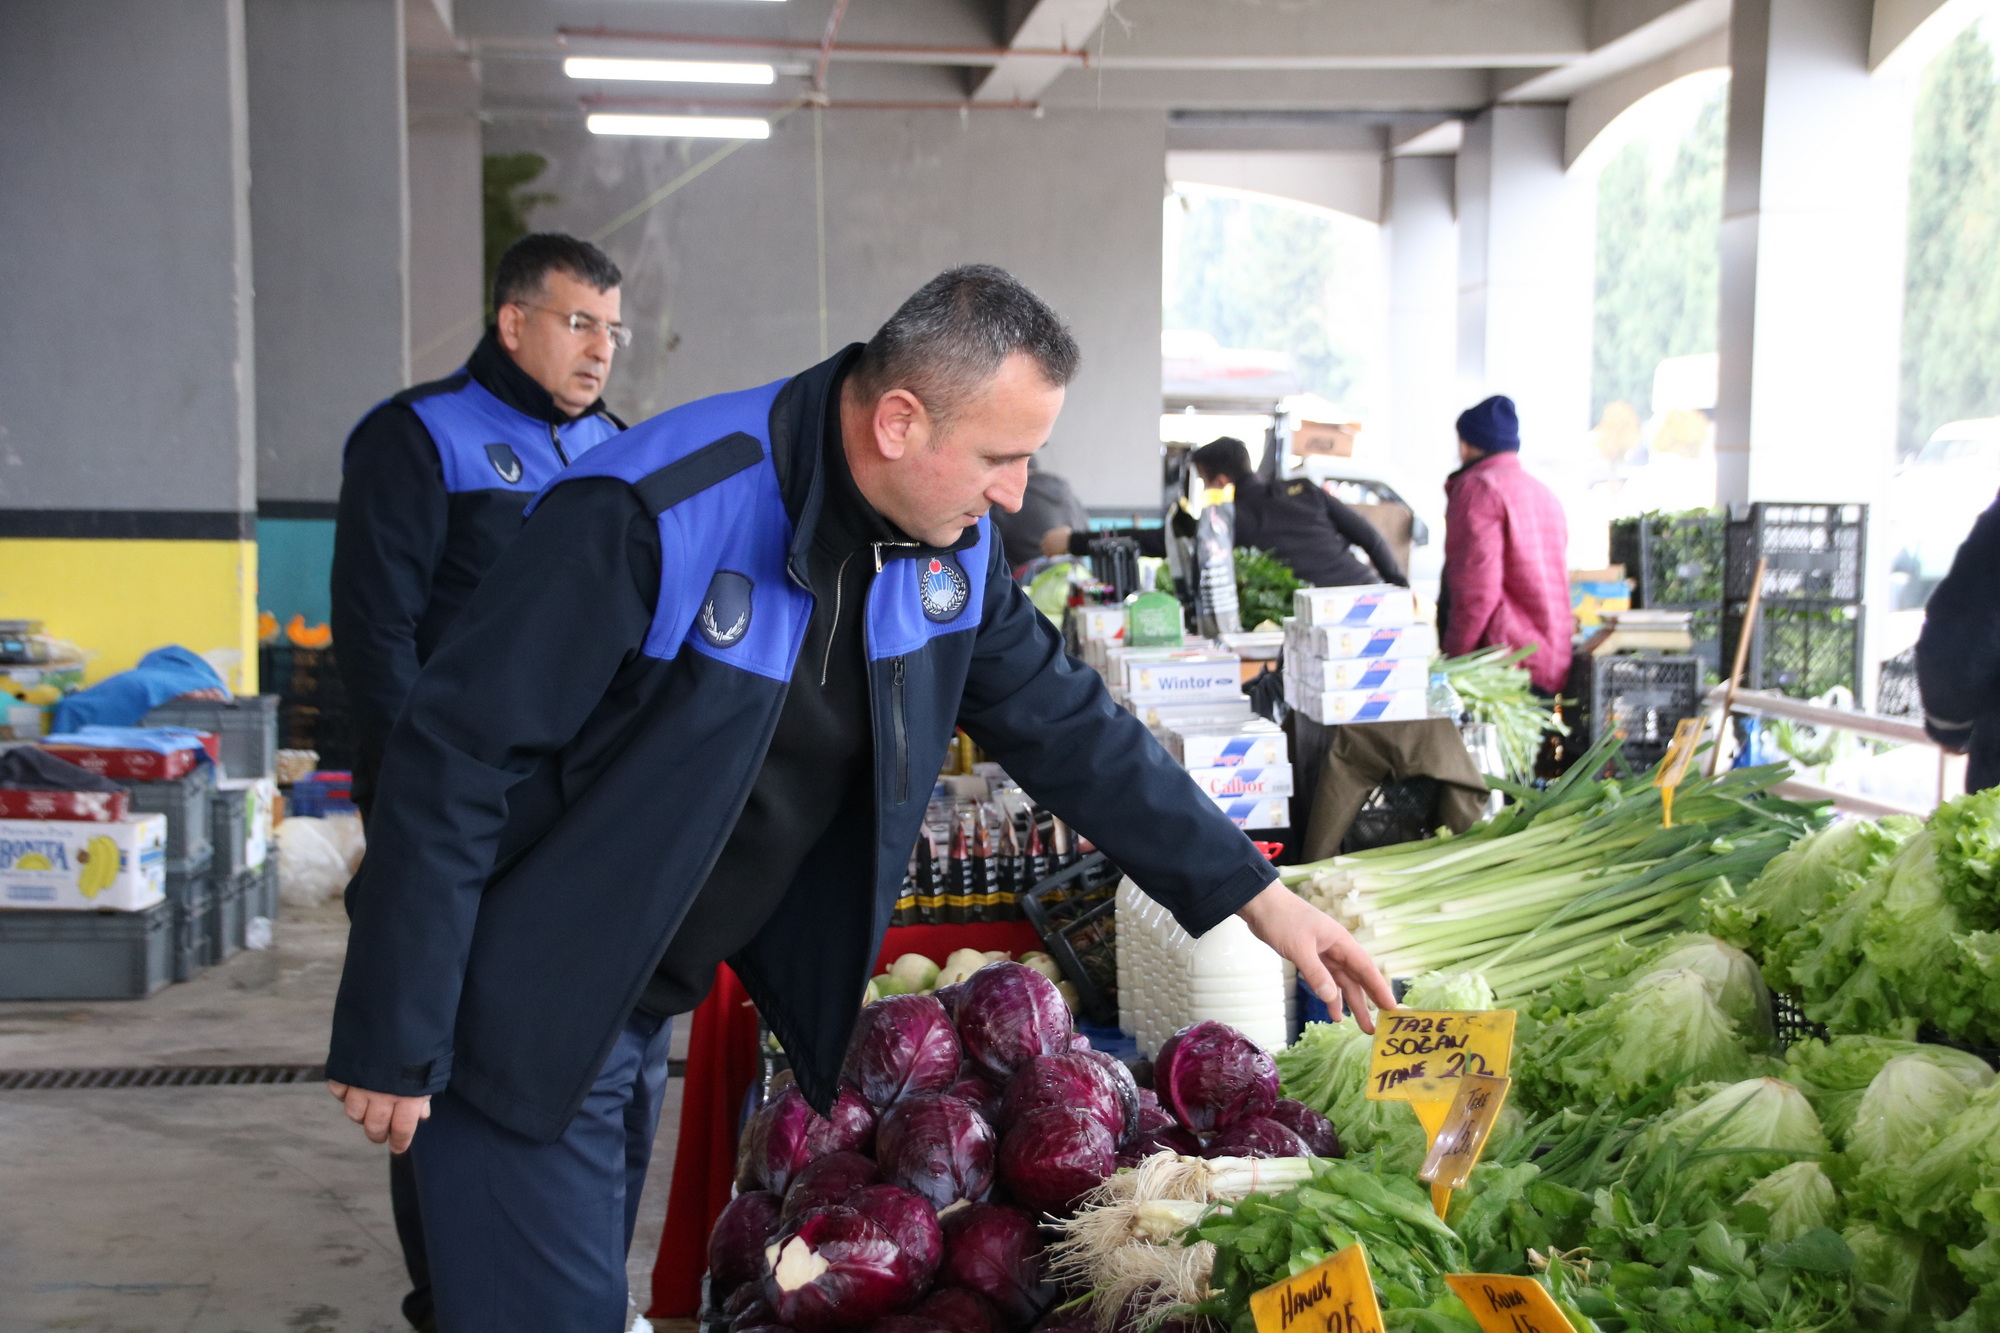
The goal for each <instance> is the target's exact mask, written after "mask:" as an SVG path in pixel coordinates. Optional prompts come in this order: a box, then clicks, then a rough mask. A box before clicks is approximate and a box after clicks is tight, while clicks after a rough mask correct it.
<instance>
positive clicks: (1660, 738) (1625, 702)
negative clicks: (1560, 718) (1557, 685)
mask: <svg viewBox="0 0 2000 1333" xmlns="http://www.w3.org/2000/svg"><path fill="white" fill-rule="evenodd" d="M1702 670H1703V663H1702V660H1701V659H1700V658H1698V657H1684V656H1673V657H1665V656H1659V655H1654V654H1642V653H1632V654H1626V653H1613V654H1609V655H1607V656H1604V657H1582V656H1579V657H1578V658H1577V659H1576V663H1575V665H1574V666H1572V667H1571V669H1570V691H1571V693H1572V694H1573V695H1574V696H1575V705H1574V707H1573V708H1568V709H1566V710H1565V712H1566V713H1567V715H1568V718H1569V722H1570V726H1571V729H1572V732H1573V733H1574V732H1575V731H1576V730H1577V729H1578V728H1579V727H1580V728H1581V729H1582V734H1581V735H1580V736H1574V735H1573V743H1574V746H1575V748H1576V750H1578V751H1579V752H1580V751H1583V750H1586V749H1588V748H1589V747H1590V746H1592V745H1595V744H1596V743H1597V742H1598V741H1599V740H1600V739H1602V738H1603V737H1604V736H1605V735H1606V734H1607V733H1610V732H1614V731H1615V732H1617V733H1619V734H1620V735H1622V736H1623V737H1624V738H1625V740H1624V743H1623V744H1622V745H1621V746H1620V747H1619V750H1620V752H1621V753H1622V754H1623V755H1624V756H1625V762H1626V763H1627V764H1629V765H1631V768H1632V771H1633V772H1634V773H1644V772H1647V771H1649V770H1651V769H1652V768H1653V767H1654V766H1655V765H1657V764H1658V763H1659V762H1660V760H1661V759H1663V758H1665V757H1666V753H1667V746H1668V745H1669V744H1670V743H1671V742H1672V741H1673V739H1674V728H1675V726H1676V725H1678V724H1679V723H1680V721H1681V719H1682V718H1688V717H1696V716H1699V715H1700V712H1701V697H1702Z"/></svg>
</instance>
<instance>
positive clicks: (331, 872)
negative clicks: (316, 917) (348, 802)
mask: <svg viewBox="0 0 2000 1333" xmlns="http://www.w3.org/2000/svg"><path fill="white" fill-rule="evenodd" d="M343 821H345V822H349V823H352V824H353V825H354V829H353V830H352V832H351V833H350V832H349V830H347V829H345V828H342V827H340V825H341V824H342V822H343ZM360 825H361V821H360V819H359V818H357V817H356V816H354V815H344V816H336V817H334V818H332V819H313V818H308V817H306V816H303V815H293V816H292V817H291V818H289V819H286V820H283V821H281V822H280V823H279V825H278V898H279V901H281V902H283V903H284V904H285V905H286V906H287V907H318V906H319V905H320V904H321V903H323V902H325V901H326V900H327V899H329V898H331V897H333V896H334V895H335V894H337V893H339V892H340V891H341V890H342V889H344V888H346V887H347V881H348V880H349V879H350V878H351V877H352V876H353V874H354V867H355V866H356V865H357V864H359V862H360V859H361V858H360V855H359V852H358V851H356V852H355V854H354V855H353V857H352V859H350V858H349V844H350V842H357V841H359V839H360Z"/></svg>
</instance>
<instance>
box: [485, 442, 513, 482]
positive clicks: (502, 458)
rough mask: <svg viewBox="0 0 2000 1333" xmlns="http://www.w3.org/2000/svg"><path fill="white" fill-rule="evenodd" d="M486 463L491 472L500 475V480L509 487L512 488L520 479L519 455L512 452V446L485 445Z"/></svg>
mask: <svg viewBox="0 0 2000 1333" xmlns="http://www.w3.org/2000/svg"><path fill="white" fill-rule="evenodd" d="M486 461H487V462H489V463H491V464H492V465H493V470H494V471H495V472H498V473H499V474H500V480H502V481H504V482H506V483H507V484H508V485H509V486H512V485H513V484H514V483H515V482H517V481H519V480H520V479H521V458H520V455H518V454H516V453H515V452H514V449H513V446H511V445H506V444H489V445H487V446H486Z"/></svg>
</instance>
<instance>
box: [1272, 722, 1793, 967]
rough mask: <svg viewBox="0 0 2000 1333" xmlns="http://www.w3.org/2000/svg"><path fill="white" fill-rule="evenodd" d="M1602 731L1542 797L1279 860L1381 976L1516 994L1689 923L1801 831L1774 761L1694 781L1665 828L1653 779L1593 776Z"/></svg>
mask: <svg viewBox="0 0 2000 1333" xmlns="http://www.w3.org/2000/svg"><path fill="white" fill-rule="evenodd" d="M1617 744H1618V741H1617V738H1616V737H1615V736H1609V737H1606V738H1605V739H1604V741H1602V742H1600V743H1599V744H1598V745H1597V746H1596V747H1594V748H1593V749H1592V751H1591V752H1590V753H1589V754H1587V755H1585V756H1584V757H1583V758H1582V759H1581V760H1580V761H1579V762H1578V763H1577V764H1576V766H1575V767H1574V768H1572V769H1571V770H1570V772H1569V774H1567V775H1566V776H1565V777H1564V778H1563V779H1562V780H1561V781H1559V782H1557V783H1555V784H1552V785H1551V786H1550V787H1548V788H1547V789H1546V790H1543V791H1530V790H1527V789H1525V788H1519V787H1512V786H1509V787H1508V789H1509V790H1510V791H1512V792H1513V794H1514V795H1515V796H1516V798H1517V799H1516V803H1515V804H1513V805H1511V806H1508V807H1507V808H1506V809H1505V810H1503V811H1501V812H1500V813H1499V814H1498V815H1496V816H1494V817H1493V818H1492V819H1490V820H1486V821H1483V822H1482V823H1481V824H1478V825H1475V826H1474V827H1473V828H1472V829H1470V830H1468V831H1467V832H1465V833H1463V834H1460V835H1458V836H1456V837H1453V836H1443V837H1438V838H1434V839H1429V840H1426V841H1423V842H1416V843H1405V844H1401V845H1399V846H1395V847H1386V848H1378V849H1374V850H1372V851H1368V852H1362V853H1358V854H1353V855H1348V856H1336V857H1333V858H1331V859H1330V860H1326V861H1318V862H1313V863H1311V864H1309V865H1302V866H1291V867H1287V868H1286V869H1285V871H1284V872H1283V877H1284V880H1285V882H1286V883H1287V884H1289V885H1291V886H1293V887H1295V888H1297V889H1298V890H1299V892H1300V893H1302V894H1303V895H1304V896H1305V897H1306V898H1307V899H1308V900H1310V901H1312V902H1313V903H1315V904H1316V905H1318V906H1319V907H1321V908H1322V909H1323V910H1325V911H1326V912H1327V913H1328V914H1330V915H1331V916H1333V917H1334V918H1335V919H1336V920H1338V921H1339V922H1341V924H1343V925H1345V926H1346V927H1347V928H1348V929H1349V930H1351V931H1353V932H1354V936H1355V938H1356V940H1358V941H1359V942H1360V943H1361V944H1362V945H1363V946H1364V947H1366V948H1367V949H1368V950H1369V951H1370V952H1371V953H1373V954H1374V955H1375V958H1376V961H1377V963H1378V964H1379V965H1380V966H1381V967H1382V968H1383V969H1384V970H1385V971H1386V972H1388V973H1389V974H1390V975H1392V976H1415V975H1417V974H1419V973H1422V972H1430V971H1474V972H1479V973H1481V974H1483V975H1484V976H1485V977H1486V980H1487V983H1488V984H1489V985H1491V986H1492V987H1493V990H1494V992H1495V993H1496V994H1497V995H1499V996H1501V997H1502V998H1505V997H1509V996H1521V995H1525V994H1528V993H1529V992H1531V991H1533V990H1534V989H1536V988H1537V987H1539V986H1544V985H1546V984H1548V983H1549V982H1551V981H1553V980H1555V979H1556V978H1557V977H1559V976H1561V975H1562V974H1563V973H1564V972H1565V971H1566V970H1568V969H1569V968H1570V967H1572V966H1574V965H1575V964H1576V963H1577V962H1579V961H1581V960H1583V959H1585V958H1587V957H1589V956H1590V955H1591V954H1592V953H1593V952H1595V951H1597V950H1600V949H1602V948H1604V947H1605V946H1606V945H1608V944H1609V943H1611V942H1612V941H1614V940H1619V939H1622V940H1625V941H1626V942H1628V943H1635V944H1639V943H1646V942H1649V941H1651V940H1653V939H1656V938H1659V937H1663V936H1665V935H1667V934H1669V933H1671V932H1673V931H1675V930H1682V929H1686V928H1687V926H1688V923H1689V922H1690V921H1691V920H1692V919H1693V916H1694V914H1695V913H1696V911H1697V906H1698V904H1699V902H1700V900H1701V899H1702V898H1703V897H1704V896H1705V895H1706V894H1708V893H1709V892H1710V891H1711V890H1712V889H1714V888H1715V886H1716V883H1717V881H1718V880H1726V881H1729V882H1731V883H1735V884H1746V883H1748V882H1749V881H1750V880H1752V879H1754V878H1756V876H1757V875H1758V874H1760V873H1761V872H1762V871H1763V869H1764V866H1765V864H1766V863H1768V862H1769V861H1770V860H1771V858H1773V857H1775V856H1776V855H1777V854H1778V853H1779V852H1781V851H1783V850H1784V849H1785V848H1786V847H1788V846H1790V845H1791V843H1792V841H1793V840H1794V839H1796V838H1798V837H1800V836H1802V835H1803V834H1805V833H1806V832H1808V831H1810V830H1811V829H1812V828H1814V827H1815V826H1816V824H1817V822H1818V821H1819V819H1820V818H1821V810H1820V808H1818V807H1812V806H1805V805H1800V804H1798V803H1796V802H1792V801H1787V800H1783V799H1781V798H1778V797H1775V796H1773V795H1771V794H1770V792H1771V788H1772V787H1773V786H1775V785H1776V784H1777V783H1778V782H1780V781H1782V780H1783V779H1784V777H1785V775H1786V772H1787V769H1786V768H1785V766H1783V765H1768V766H1765V767H1761V768H1739V769H1731V770H1729V771H1727V772H1725V773H1723V774H1721V775H1720V776H1717V777H1712V778H1711V777H1703V776H1699V775H1696V776H1691V777H1688V778H1686V779H1685V780H1684V781H1683V782H1682V783H1681V785H1680V786H1679V788H1678V789H1677V792H1676V795H1675V798H1674V822H1673V824H1672V826H1670V827H1669V826H1665V825H1664V823H1663V816H1664V813H1665V812H1664V809H1663V806H1662V803H1661V800H1660V790H1659V788H1658V787H1656V786H1654V785H1653V777H1652V775H1651V774H1648V775H1645V776H1643V777H1631V778H1624V779H1604V780H1598V781H1593V780H1591V779H1590V778H1589V776H1588V775H1589V774H1592V773H1596V772H1601V771H1602V770H1603V768H1604V765H1605V763H1606V762H1607V761H1608V760H1609V758H1610V754H1611V750H1612V749H1613V748H1614V747H1615V746H1616V745H1617Z"/></svg>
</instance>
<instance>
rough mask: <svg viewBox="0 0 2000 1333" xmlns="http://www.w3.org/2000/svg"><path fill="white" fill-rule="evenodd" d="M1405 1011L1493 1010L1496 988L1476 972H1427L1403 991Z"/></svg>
mask: <svg viewBox="0 0 2000 1333" xmlns="http://www.w3.org/2000/svg"><path fill="white" fill-rule="evenodd" d="M1402 1004H1403V1007H1404V1008H1405V1009H1491V1008H1493V988H1492V987H1491V986H1489V985H1487V984H1486V978H1485V977H1482V976H1480V975H1479V974H1478V973H1477V972H1426V973H1424V974H1423V975H1422V976H1420V977H1417V978H1416V979H1414V980H1413V981H1411V982H1410V984H1409V986H1408V987H1407V988H1406V989H1405V990H1404V991H1403V1000H1402Z"/></svg>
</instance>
